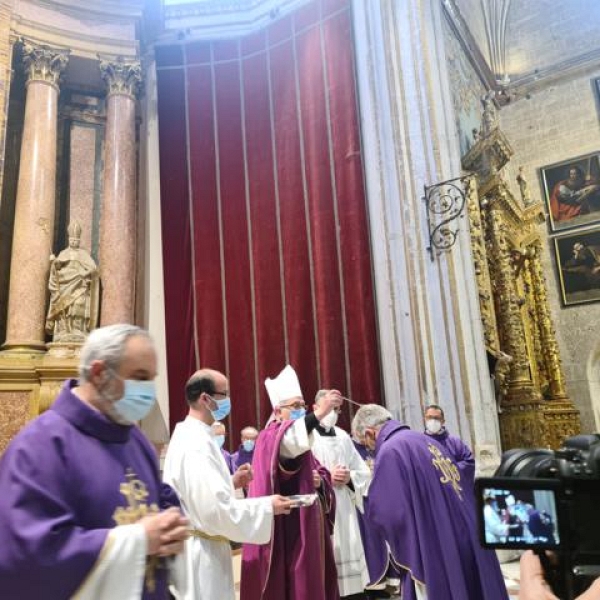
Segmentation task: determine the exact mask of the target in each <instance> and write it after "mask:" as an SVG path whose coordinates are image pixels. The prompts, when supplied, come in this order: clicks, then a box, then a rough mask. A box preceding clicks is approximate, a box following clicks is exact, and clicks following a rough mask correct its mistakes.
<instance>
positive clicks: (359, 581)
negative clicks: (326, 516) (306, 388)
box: [312, 390, 371, 599]
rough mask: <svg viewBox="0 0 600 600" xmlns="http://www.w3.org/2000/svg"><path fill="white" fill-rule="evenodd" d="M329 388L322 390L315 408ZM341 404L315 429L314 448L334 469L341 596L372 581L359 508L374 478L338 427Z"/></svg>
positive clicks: (353, 594) (357, 594)
mask: <svg viewBox="0 0 600 600" xmlns="http://www.w3.org/2000/svg"><path fill="white" fill-rule="evenodd" d="M328 392H329V390H319V391H318V392H317V395H316V397H315V408H318V407H319V406H320V402H321V401H322V398H323V397H324V396H325V395H326V394H327V393H328ZM339 410H340V409H339V408H336V409H335V410H332V411H331V412H330V413H328V414H327V415H326V416H325V417H324V418H323V419H321V421H320V422H319V425H318V426H317V427H316V428H315V430H314V432H313V436H314V443H313V446H312V451H313V454H314V455H315V457H316V458H317V460H318V461H319V462H320V463H321V464H322V465H323V466H324V467H326V468H327V469H328V470H329V472H330V473H331V481H332V483H333V490H334V493H335V500H336V506H335V513H336V516H335V528H334V530H333V551H334V554H335V565H336V567H337V574H338V586H339V588H340V596H341V597H342V598H353V599H354V598H357V599H358V598H364V596H363V590H364V589H365V587H366V586H367V585H368V583H369V573H368V570H367V563H366V560H365V552H364V549H363V545H362V540H361V537H360V528H359V525H358V517H357V516H356V508H358V509H359V510H362V508H363V496H365V495H366V493H367V489H368V486H369V483H370V481H371V471H370V469H369V467H368V466H367V463H366V462H365V461H364V460H363V459H362V458H361V457H360V454H359V453H358V452H357V450H356V448H355V447H354V444H353V443H352V439H351V438H350V436H349V435H348V434H347V433H346V432H345V431H344V430H343V429H340V428H339V427H336V426H335V424H336V423H337V417H338V414H339Z"/></svg>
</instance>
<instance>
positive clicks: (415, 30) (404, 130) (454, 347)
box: [353, 0, 500, 472]
mask: <svg viewBox="0 0 600 600" xmlns="http://www.w3.org/2000/svg"><path fill="white" fill-rule="evenodd" d="M441 11H442V7H441V3H440V2H439V1H438V0H403V1H402V2H396V1H395V0H381V1H380V2H371V0H354V1H353V21H354V39H355V48H356V63H357V81H358V91H359V97H360V106H361V121H362V132H363V147H364V152H363V154H364V160H365V175H366V186H367V192H368V193H367V197H368V203H369V216H370V219H369V222H370V228H371V245H372V252H373V266H374V275H375V287H376V297H377V312H378V318H379V333H380V344H381V357H382V369H383V380H384V390H385V399H386V405H387V407H388V408H389V409H390V410H391V411H392V412H393V413H395V415H396V416H397V417H399V418H401V419H402V420H404V421H405V422H407V423H408V424H409V425H411V426H412V427H414V428H416V429H421V428H422V427H423V421H422V409H423V407H424V405H426V404H428V403H432V402H435V403H437V404H440V405H442V406H443V407H444V410H445V413H446V421H447V424H448V427H449V429H450V431H451V433H452V434H455V435H459V436H461V437H462V438H463V439H464V440H466V441H467V442H470V443H471V444H472V445H473V447H474V451H475V454H476V457H477V459H478V468H479V470H480V472H489V471H491V470H492V469H493V468H494V466H495V465H497V464H498V462H499V447H500V439H499V431H498V422H497V419H496V418H493V417H494V415H495V414H496V402H495V398H494V396H493V390H492V386H491V384H490V374H489V371H488V367H487V360H486V355H485V343H484V332H483V327H482V323H481V315H480V312H479V299H478V290H477V287H476V276H475V272H474V266H473V258H472V255H471V249H470V240H469V232H468V228H467V227H464V226H461V227H460V229H461V231H460V232H459V235H458V238H457V242H456V244H455V246H454V247H453V248H452V250H451V251H450V252H448V253H446V254H444V255H441V256H438V257H436V259H435V260H434V261H431V260H430V258H429V255H428V253H427V251H426V248H427V246H428V244H429V240H428V231H427V219H426V212H425V207H424V203H423V201H422V196H423V189H424V186H425V185H432V184H434V183H437V182H440V181H444V180H448V179H452V178H455V177H458V176H460V175H461V174H462V173H461V165H460V151H459V144H458V137H457V135H456V131H455V124H454V116H453V108H452V99H451V94H450V87H449V76H448V73H447V66H446V65H447V61H446V57H445V47H444V43H443V35H442V33H441V32H442V31H443V27H442V19H443V15H442V12H441ZM452 133H454V136H453V135H452ZM459 225H460V223H459ZM490 417H492V418H490Z"/></svg>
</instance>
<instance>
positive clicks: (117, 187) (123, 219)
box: [99, 60, 141, 325]
mask: <svg viewBox="0 0 600 600" xmlns="http://www.w3.org/2000/svg"><path fill="white" fill-rule="evenodd" d="M100 71H101V73H102V77H103V79H104V81H105V82H106V84H107V88H108V89H107V100H106V142H105V155H104V187H103V193H104V197H103V201H102V217H101V220H100V255H99V259H100V261H99V262H100V278H101V281H102V304H101V315H100V323H101V325H110V324H111V323H131V322H133V317H134V302H135V256H136V231H137V227H136V172H137V170H136V136H135V106H136V93H137V91H138V88H139V85H140V82H141V67H140V63H139V62H138V61H124V60H117V61H115V62H108V61H101V62H100Z"/></svg>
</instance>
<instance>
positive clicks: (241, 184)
mask: <svg viewBox="0 0 600 600" xmlns="http://www.w3.org/2000/svg"><path fill="white" fill-rule="evenodd" d="M156 62H157V77H158V118H159V135H160V177H161V197H162V233H163V260H164V285H165V303H166V329H167V331H166V333H167V363H168V369H169V395H170V420H171V427H173V426H174V424H175V423H176V422H177V421H179V420H181V419H182V418H183V417H184V415H185V413H186V410H187V407H186V405H185V399H184V394H183V388H184V384H185V381H186V380H187V378H188V377H189V375H190V374H191V373H192V372H193V371H194V370H196V369H197V368H199V367H201V366H203V367H212V368H215V369H218V370H221V371H223V372H225V373H226V374H227V375H228V377H229V379H230V387H231V395H232V403H233V409H232V415H231V417H230V418H229V428H230V429H229V430H230V433H232V434H233V435H234V440H233V441H234V444H233V445H234V446H235V444H236V443H237V441H238V439H239V438H238V434H239V431H240V429H241V428H242V427H244V426H246V425H250V424H252V425H258V426H260V425H263V424H264V422H265V421H266V419H267V417H268V415H269V414H270V410H271V408H270V404H269V401H268V398H267V395H266V391H265V389H264V385H263V382H264V380H265V378H266V377H269V376H271V377H274V376H275V375H277V374H278V372H279V371H280V370H281V369H282V368H283V367H284V366H285V364H286V363H287V362H289V363H290V364H291V365H293V366H294V367H295V368H296V370H297V371H298V374H299V378H300V383H301V385H302V389H303V392H304V395H305V399H307V400H308V401H309V402H310V400H312V398H313V397H314V394H315V392H316V391H317V390H318V389H319V388H321V387H325V388H331V387H336V388H338V389H340V390H341V391H342V392H343V393H344V394H346V395H348V396H350V397H352V398H353V399H355V400H357V401H359V402H364V403H366V402H379V401H380V400H381V397H380V396H381V389H382V386H381V375H380V367H379V357H378V343H377V332H376V318H375V302H374V297H373V282H372V273H371V257H370V250H369V238H368V222H367V210H366V201H365V193H364V184H363V176H362V163H361V151H360V137H359V125H358V114H357V95H356V84H355V78H354V65H353V48H352V30H351V15H350V3H349V1H348V0H321V1H314V2H311V3H309V4H307V5H305V6H304V7H303V8H301V9H299V10H297V11H296V12H295V13H293V14H291V15H288V16H286V17H284V18H281V19H280V20H278V21H276V22H273V23H272V24H271V25H270V26H269V27H268V28H266V29H264V30H262V31H260V32H258V33H255V34H252V35H250V36H247V37H244V38H242V39H236V40H227V41H214V42H206V41H202V42H189V43H182V44H180V45H173V46H161V47H157V48H156ZM349 417H350V414H348V412H346V414H345V415H344V416H343V420H342V423H344V424H346V425H347V424H348V418H349ZM230 437H231V436H230Z"/></svg>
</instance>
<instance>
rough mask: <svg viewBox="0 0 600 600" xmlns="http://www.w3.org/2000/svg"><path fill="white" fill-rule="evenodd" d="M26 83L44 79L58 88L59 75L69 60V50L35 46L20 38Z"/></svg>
mask: <svg viewBox="0 0 600 600" xmlns="http://www.w3.org/2000/svg"><path fill="white" fill-rule="evenodd" d="M22 47H23V63H24V65H25V72H26V76H27V83H31V82H32V81H44V82H46V83H49V84H51V85H52V86H54V87H56V89H58V83H59V80H60V76H61V74H62V72H63V71H64V69H65V67H66V66H67V63H68V62H69V51H68V50H62V49H58V48H50V47H48V46H37V45H35V44H32V43H31V42H28V41H25V40H22Z"/></svg>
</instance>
